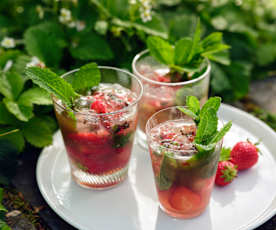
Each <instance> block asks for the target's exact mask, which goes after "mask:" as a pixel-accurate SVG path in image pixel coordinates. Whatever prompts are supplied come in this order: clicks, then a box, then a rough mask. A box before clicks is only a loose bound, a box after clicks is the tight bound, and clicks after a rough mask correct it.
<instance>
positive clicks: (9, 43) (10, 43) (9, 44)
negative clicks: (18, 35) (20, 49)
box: [1, 37, 15, 49]
mask: <svg viewBox="0 0 276 230" xmlns="http://www.w3.org/2000/svg"><path fill="white" fill-rule="evenodd" d="M1 46H3V47H4V48H7V49H9V48H14V47H15V40H14V39H13V38H9V37H4V39H3V40H2V41H1Z"/></svg>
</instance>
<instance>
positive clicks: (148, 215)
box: [36, 105, 276, 230]
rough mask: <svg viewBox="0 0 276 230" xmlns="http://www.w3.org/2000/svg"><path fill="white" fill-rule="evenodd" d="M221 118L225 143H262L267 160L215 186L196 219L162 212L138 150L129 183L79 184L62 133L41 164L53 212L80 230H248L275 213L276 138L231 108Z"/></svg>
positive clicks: (45, 192)
mask: <svg viewBox="0 0 276 230" xmlns="http://www.w3.org/2000/svg"><path fill="white" fill-rule="evenodd" d="M219 115H220V118H221V119H223V120H224V121H228V120H232V121H233V127H232V129H231V131H230V132H229V133H228V134H227V135H226V137H225V139H224V146H228V147H231V146H233V145H234V144H235V143H236V142H238V141H240V140H246V139H247V138H249V139H250V140H251V141H253V142H257V141H258V140H261V144H260V145H259V148H260V149H261V151H262V155H261V156H260V157H259V162H258V164H257V165H255V166H254V167H253V168H251V169H249V170H247V171H244V172H240V173H239V175H238V178H236V179H235V181H234V182H233V183H232V184H230V185H229V186H226V187H223V188H218V187H215V188H214V191H213V193H212V198H211V201H210V204H209V207H208V208H207V210H206V211H205V212H204V213H203V214H202V215H201V216H199V217H197V218H194V219H191V220H180V219H173V218H171V217H169V216H167V215H166V214H164V213H163V212H162V211H161V210H160V208H159V207H158V202H157V194H156V192H155V188H154V181H153V173H152V169H151V162H150V157H149V154H148V152H147V151H145V150H143V149H141V148H140V147H139V146H138V145H135V147H134V149H133V153H132V159H131V163H130V169H129V177H128V179H127V180H126V181H125V182H124V183H122V184H121V185H119V186H118V187H115V188H113V189H110V190H106V191H91V190H87V189H84V188H81V187H79V186H78V185H76V184H75V183H74V182H73V181H72V179H71V176H70V169H69V165H68V161H67V156H66V153H65V149H64V145H63V141H62V138H61V134H60V132H58V133H56V135H55V136H54V143H53V145H52V146H49V147H47V148H45V149H44V150H43V151H42V153H41V155H40V158H39V161H38V164H37V172H36V173H37V174H36V175H37V182H38V186H39V189H40V191H41V193H42V195H43V197H44V198H45V200H46V201H47V202H48V204H49V205H50V206H51V207H52V209H53V210H54V211H55V212H56V213H57V214H58V215H59V216H61V217H62V218H63V219H64V220H66V221H67V222H69V223H70V224H71V225H73V226H74V227H76V228H78V229H81V230H99V229H101V230H109V229H112V230H138V229H139V230H168V229H174V230H183V229H185V230H195V229H204V230H211V229H212V230H221V229H223V230H245V229H253V228H256V227H257V226H259V225H261V224H262V223H264V222H265V221H266V220H268V219H269V218H270V217H272V216H273V215H275V214H276V177H275V175H276V144H275V143H276V133H275V132H274V131H273V130H272V129H270V128H269V127H268V126H267V125H265V124H264V123H263V122H261V121H260V120H258V119H256V118H254V117H253V116H251V115H249V114H247V113H245V112H243V111H241V110H238V109H236V108H234V107H231V106H228V105H222V106H221V109H220V112H219Z"/></svg>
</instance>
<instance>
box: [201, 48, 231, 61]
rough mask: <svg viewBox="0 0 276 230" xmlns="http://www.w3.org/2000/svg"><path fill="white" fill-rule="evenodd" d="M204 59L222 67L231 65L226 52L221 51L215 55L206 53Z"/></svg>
mask: <svg viewBox="0 0 276 230" xmlns="http://www.w3.org/2000/svg"><path fill="white" fill-rule="evenodd" d="M205 57H206V58H208V59H209V60H211V61H215V62H217V63H220V64H222V65H230V63H231V61H230V57H229V52H228V51H227V50H223V51H220V52H217V53H208V54H206V55H205Z"/></svg>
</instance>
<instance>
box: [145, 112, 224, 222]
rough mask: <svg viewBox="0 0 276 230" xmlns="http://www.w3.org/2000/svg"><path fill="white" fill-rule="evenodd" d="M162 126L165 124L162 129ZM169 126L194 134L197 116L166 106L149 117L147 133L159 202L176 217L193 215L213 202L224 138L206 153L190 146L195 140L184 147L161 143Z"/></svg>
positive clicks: (184, 143)
mask: <svg viewBox="0 0 276 230" xmlns="http://www.w3.org/2000/svg"><path fill="white" fill-rule="evenodd" d="M164 124H166V125H167V126H164ZM191 124H192V126H191ZM162 126H163V127H165V128H163V129H162V128H161V127H162ZM219 126H222V122H219ZM166 127H167V128H166ZM179 127H180V128H179ZM168 129H169V130H178V131H179V132H181V133H182V132H184V131H183V130H186V131H185V132H188V131H189V132H194V135H195V132H196V126H195V123H194V121H193V119H192V118H191V117H189V116H187V115H185V114H183V113H182V112H181V111H179V110H178V109H177V107H169V108H166V109H163V110H161V111H159V112H157V113H155V114H154V115H153V116H152V117H151V118H150V119H149V120H148V122H147V125H146V134H147V141H148V147H149V152H150V156H151V161H152V168H153V173H154V178H155V185H156V190H157V194H158V198H159V205H160V208H161V209H162V210H163V211H164V212H165V213H167V214H168V215H170V216H172V217H176V218H184V219H188V218H193V217H196V216H198V215H200V214H201V213H202V212H203V211H204V210H205V209H206V207H207V205H208V203H209V200H210V195H211V192H212V189H213V186H214V180H215V176H216V170H217V164H218V160H219V156H220V151H221V147H222V140H221V141H220V142H219V143H217V145H216V147H215V148H214V150H213V151H210V152H209V153H208V154H205V155H204V156H202V155H199V154H198V152H197V150H196V149H195V148H194V149H193V150H191V147H189V146H188V145H189V144H191V142H185V140H183V146H181V148H172V146H169V147H166V145H165V147H164V145H163V144H160V143H164V142H158V141H157V140H158V138H159V136H160V140H162V139H161V138H163V137H162V135H163V133H162V132H167V131H168ZM162 130H163V131H162ZM178 131H177V132H178ZM166 135H168V133H167V134H166ZM176 137H178V136H176ZM156 138H157V139H156ZM163 141H166V139H164V140H163Z"/></svg>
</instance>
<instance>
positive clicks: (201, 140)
mask: <svg viewBox="0 0 276 230" xmlns="http://www.w3.org/2000/svg"><path fill="white" fill-rule="evenodd" d="M207 103H208V101H207ZM205 105H206V104H205ZM205 105H204V106H205ZM217 125H218V118H217V114H216V110H215V109H214V108H213V107H211V106H209V107H207V108H206V109H205V110H203V109H202V110H201V111H200V122H199V125H198V128H197V132H196V136H195V143H197V144H203V145H207V144H209V143H210V141H211V140H212V138H213V136H214V135H215V133H216V132H217Z"/></svg>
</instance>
